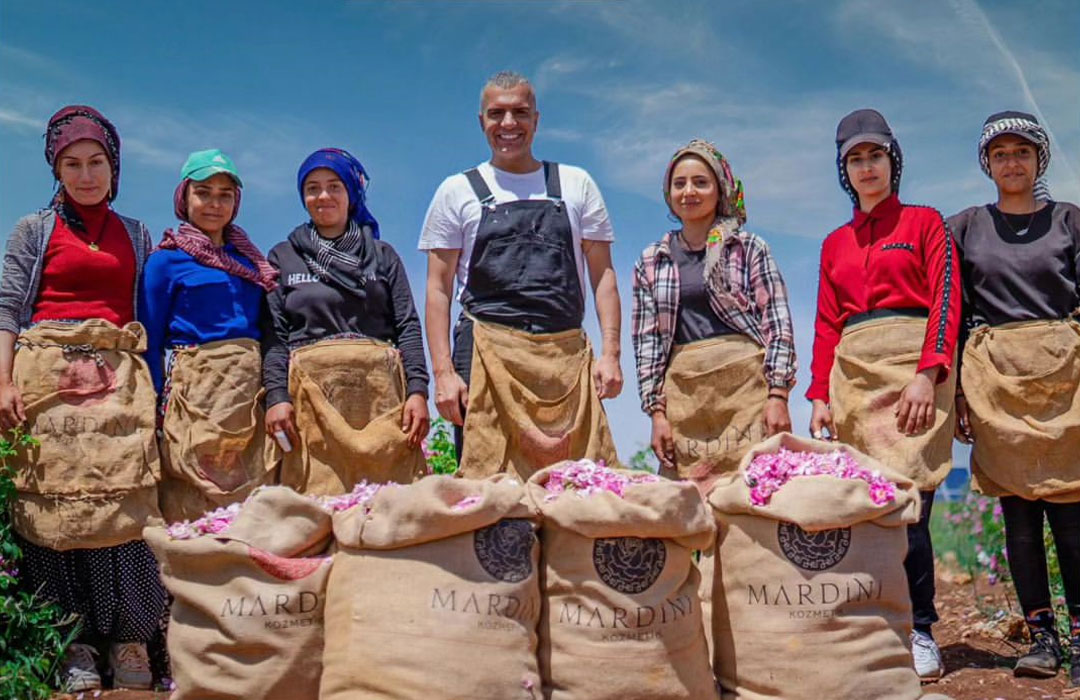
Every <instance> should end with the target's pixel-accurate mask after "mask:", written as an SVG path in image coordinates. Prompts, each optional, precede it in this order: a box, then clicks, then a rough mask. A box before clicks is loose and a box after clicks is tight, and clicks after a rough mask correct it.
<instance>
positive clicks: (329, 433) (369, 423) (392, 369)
mask: <svg viewBox="0 0 1080 700" xmlns="http://www.w3.org/2000/svg"><path fill="white" fill-rule="evenodd" d="M289 395H290V396H291V397H292V401H293V407H294V409H295V420H296V429H297V431H298V432H299V433H300V444H299V445H293V451H292V452H287V453H285V455H284V458H283V459H282V465H281V483H282V484H285V485H286V486H291V487H292V488H294V489H296V490H297V491H300V492H301V493H309V494H319V495H333V494H341V493H346V492H348V491H351V490H352V488H353V486H355V485H356V484H357V483H358V482H360V481H362V480H364V479H366V480H368V481H372V482H378V483H383V482H387V481H393V482H396V483H399V484H407V483H409V482H411V481H413V480H415V479H416V478H418V477H419V476H421V475H422V474H424V472H425V464H424V455H423V453H422V452H421V450H420V448H419V447H411V446H409V443H408V441H407V439H406V438H407V436H406V434H405V433H403V432H402V431H401V413H402V409H403V406H404V403H405V399H406V396H405V371H404V369H403V368H402V365H401V355H400V353H398V351H397V350H395V349H394V348H393V347H391V346H390V345H388V344H387V343H383V342H380V341H377V340H324V341H321V342H318V343H315V344H314V345H307V346H305V347H302V348H299V349H297V350H295V351H293V353H292V355H291V356H290V358H289Z"/></svg>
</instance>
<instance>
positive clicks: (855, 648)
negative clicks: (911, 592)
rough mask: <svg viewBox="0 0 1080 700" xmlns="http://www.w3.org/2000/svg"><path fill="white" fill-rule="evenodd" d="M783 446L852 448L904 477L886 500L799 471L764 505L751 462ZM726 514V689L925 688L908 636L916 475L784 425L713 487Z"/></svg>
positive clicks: (789, 693)
mask: <svg viewBox="0 0 1080 700" xmlns="http://www.w3.org/2000/svg"><path fill="white" fill-rule="evenodd" d="M781 447H785V448H787V449H789V450H801V451H807V452H828V451H832V450H834V449H840V450H843V451H845V452H847V453H848V454H850V455H851V456H852V457H853V458H854V459H855V460H856V461H857V462H859V463H860V464H861V465H862V466H864V467H866V468H867V469H876V470H878V471H879V472H880V473H881V474H882V475H883V476H886V477H887V478H888V479H889V480H890V481H893V482H894V483H895V484H896V485H897V486H896V489H897V497H896V500H895V501H894V502H892V503H889V504H886V505H881V506H879V505H875V504H874V502H873V501H872V500H871V498H870V495H869V488H868V486H867V484H866V483H865V482H863V481H857V480H847V479H839V478H836V477H831V476H805V477H796V478H794V479H792V480H791V481H789V482H788V483H787V484H786V485H784V486H783V487H781V488H780V490H779V491H777V492H776V493H774V494H773V495H772V498H771V500H770V502H769V503H768V504H767V505H763V506H755V505H753V504H752V503H751V500H750V486H748V485H747V483H746V481H745V479H744V476H743V472H744V471H745V469H746V467H747V465H749V463H750V461H751V460H752V459H753V458H754V456H756V455H758V454H760V453H769V452H776V451H777V450H779V449H780V448H781ZM709 503H710V504H711V505H712V507H713V509H714V512H715V514H716V518H717V521H718V524H719V535H718V538H719V539H718V544H717V550H716V551H717V554H716V560H715V563H716V569H715V580H714V587H713V642H714V644H715V648H714V652H713V667H714V669H715V671H716V674H717V678H718V679H719V681H720V685H721V687H722V693H723V698H724V700H729V699H734V698H743V699H746V700H763V699H765V698H771V699H780V698H783V700H804V699H805V700H820V698H845V700H863V699H865V700H878V699H879V698H890V699H896V700H902V699H905V698H910V699H912V700H914V698H918V697H919V694H920V690H919V678H918V676H917V675H916V674H915V671H914V668H913V665H912V659H911V653H910V650H909V646H908V644H909V643H908V633H909V631H910V629H911V602H910V600H909V598H908V585H907V577H906V575H905V573H904V566H903V561H904V557H905V555H906V554H907V531H906V527H905V526H906V525H907V524H909V523H912V522H915V521H916V520H917V519H918V513H919V494H918V489H917V488H916V487H915V484H914V483H913V482H911V481H910V480H908V479H905V478H904V477H902V476H900V475H899V474H897V473H895V472H892V471H890V470H887V469H886V468H885V467H883V466H882V465H881V464H880V463H878V462H876V461H875V460H872V459H870V458H869V457H867V456H866V455H863V454H861V453H859V452H856V451H855V450H853V449H851V448H849V447H846V446H843V445H841V446H839V447H837V445H836V444H834V443H827V442H821V441H816V440H808V439H804V438H797V437H794V436H792V435H790V434H788V433H781V434H780V435H775V436H773V437H772V438H770V439H768V440H766V441H765V442H763V443H761V444H760V445H758V446H756V447H755V448H754V449H752V450H750V452H748V453H747V455H746V456H745V457H744V458H743V464H742V465H741V466H740V468H739V472H737V473H735V474H731V475H728V476H725V477H722V478H721V479H720V481H718V482H717V484H716V486H715V487H714V488H713V489H712V491H710V493H709Z"/></svg>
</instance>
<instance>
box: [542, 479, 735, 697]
mask: <svg viewBox="0 0 1080 700" xmlns="http://www.w3.org/2000/svg"><path fill="white" fill-rule="evenodd" d="M559 466H560V465H555V466H553V467H550V468H548V469H544V470H543V471H541V472H539V473H537V474H536V475H535V476H533V477H532V479H530V480H529V483H528V484H527V487H526V488H527V489H528V495H529V498H530V500H531V501H532V503H533V507H534V508H536V509H537V510H539V511H540V513H541V515H542V516H543V527H542V529H541V552H542V557H543V562H544V583H543V585H544V589H543V597H544V606H543V613H542V616H541V619H540V672H541V674H542V675H543V678H544V697H545V698H549V699H551V700H606V699H608V698H610V699H611V700H616V699H618V700H622V699H623V698H634V699H635V700H650V699H660V698H664V699H665V700H666V699H675V698H693V699H694V700H702V699H704V698H715V697H716V685H715V682H714V680H713V675H712V672H711V671H710V670H709V656H708V648H707V647H706V642H705V633H704V629H703V627H702V616H701V602H700V600H699V599H698V586H699V584H700V577H699V574H698V571H697V569H696V568H695V567H694V565H693V561H692V557H691V555H692V552H693V550H695V549H703V548H708V547H709V545H710V544H711V543H712V542H713V538H714V535H715V529H714V526H713V520H712V517H711V515H710V514H709V512H708V509H707V507H706V505H705V503H704V501H703V500H702V498H701V495H700V493H699V492H698V490H697V488H696V487H695V486H693V485H692V484H690V483H688V482H673V481H666V480H664V481H660V482H658V483H648V484H635V485H633V486H631V487H629V488H628V489H627V490H626V493H625V494H624V496H625V497H624V498H619V497H618V496H616V495H615V494H613V493H607V492H604V493H599V494H596V495H592V496H588V497H586V498H582V497H579V496H578V495H576V494H575V493H573V492H568V493H564V494H563V495H561V496H559V497H558V498H556V499H554V500H551V501H549V500H547V498H546V497H547V496H548V495H549V494H548V492H547V491H546V490H545V488H544V484H546V483H547V481H548V478H549V474H550V472H551V471H552V470H553V469H557V468H559Z"/></svg>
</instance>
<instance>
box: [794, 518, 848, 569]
mask: <svg viewBox="0 0 1080 700" xmlns="http://www.w3.org/2000/svg"><path fill="white" fill-rule="evenodd" d="M776 539H777V540H778V541H779V543H780V550H781V551H782V552H783V553H784V556H785V557H787V558H788V559H789V560H790V561H791V563H793V564H795V565H796V566H798V567H799V568H801V569H806V570H807V571H825V570H826V569H831V568H832V567H834V566H836V565H837V564H839V563H840V562H841V561H842V560H843V558H844V556H845V555H846V554H847V553H848V549H849V548H850V547H851V528H850V527H843V528H838V529H836V530H821V531H820V532H807V531H806V530H804V529H802V528H801V527H799V526H798V525H796V524H795V523H789V522H783V521H781V522H780V524H779V525H778V526H777V528H776Z"/></svg>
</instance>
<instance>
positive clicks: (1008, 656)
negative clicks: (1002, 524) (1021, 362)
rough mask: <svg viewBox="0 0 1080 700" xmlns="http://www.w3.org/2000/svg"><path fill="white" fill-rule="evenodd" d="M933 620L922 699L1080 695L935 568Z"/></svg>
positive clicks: (956, 577) (1033, 699) (985, 597)
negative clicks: (1021, 668)
mask: <svg viewBox="0 0 1080 700" xmlns="http://www.w3.org/2000/svg"><path fill="white" fill-rule="evenodd" d="M974 586H975V587H974V594H975V595H978V597H979V600H980V601H981V603H982V605H983V606H984V607H985V609H988V610H989V609H994V610H997V609H1001V608H1003V607H1004V604H1003V603H1004V589H1003V588H1002V587H1001V586H990V585H989V584H987V583H986V581H985V580H979V581H977V582H976V583H975V584H974ZM937 604H938V614H939V615H940V616H941V621H940V622H939V623H938V624H937V625H935V626H934V637H935V638H936V639H937V641H938V644H939V645H941V650H942V653H943V654H944V657H945V669H946V675H945V677H944V678H943V679H941V680H940V681H938V682H937V683H930V684H927V685H926V686H924V689H925V690H926V692H928V693H942V694H944V695H948V696H949V697H952V698H954V699H955V700H998V699H999V698H1001V699H1007V700H1051V699H1056V698H1076V700H1080V689H1071V690H1070V689H1069V688H1068V680H1067V679H1068V676H1067V674H1066V672H1065V671H1064V670H1063V671H1062V672H1061V673H1059V674H1058V676H1057V678H1053V679H1050V680H1033V679H1030V678H1014V677H1013V675H1012V666H1013V663H1015V661H1016V656H1017V654H1018V652H1020V651H1022V650H1025V649H1026V648H1027V642H1026V640H1025V639H1024V637H1023V634H1024V633H1023V621H1022V620H1021V619H1020V618H1019V616H1012V617H1003V618H1001V619H999V620H987V619H986V615H985V614H983V613H981V612H980V611H979V606H978V605H976V603H975V598H974V595H973V589H972V582H971V579H970V578H969V577H968V576H967V575H966V574H953V573H950V572H949V571H947V570H946V567H945V566H939V567H938V589H937ZM168 697H169V694H168V693H149V692H136V691H130V690H128V691H123V690H121V691H105V692H102V693H101V694H100V695H98V696H95V695H94V694H93V693H90V692H87V693H83V694H82V698H79V696H77V695H61V696H58V697H57V700H59V699H60V698H64V699H65V700H76V699H78V700H97V698H103V699H106V700H166V699H167V698H168Z"/></svg>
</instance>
